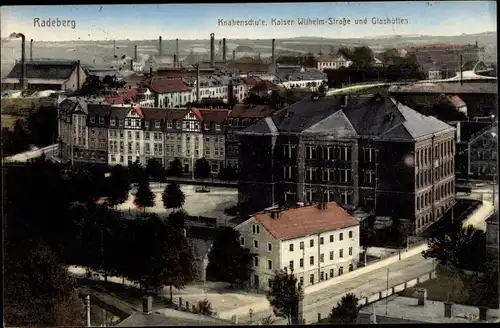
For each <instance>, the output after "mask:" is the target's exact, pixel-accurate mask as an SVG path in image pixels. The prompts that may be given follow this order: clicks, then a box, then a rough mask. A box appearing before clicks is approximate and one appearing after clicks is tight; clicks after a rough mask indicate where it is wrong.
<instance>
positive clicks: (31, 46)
mask: <svg viewBox="0 0 500 328" xmlns="http://www.w3.org/2000/svg"><path fill="white" fill-rule="evenodd" d="M30 61H33V39H31V41H30Z"/></svg>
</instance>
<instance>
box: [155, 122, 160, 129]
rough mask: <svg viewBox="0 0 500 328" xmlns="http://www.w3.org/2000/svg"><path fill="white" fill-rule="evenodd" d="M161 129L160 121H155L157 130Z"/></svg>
mask: <svg viewBox="0 0 500 328" xmlns="http://www.w3.org/2000/svg"><path fill="white" fill-rule="evenodd" d="M159 128H160V121H155V129H159Z"/></svg>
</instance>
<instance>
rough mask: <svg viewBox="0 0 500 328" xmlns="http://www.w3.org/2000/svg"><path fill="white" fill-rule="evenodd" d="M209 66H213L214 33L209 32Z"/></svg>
mask: <svg viewBox="0 0 500 328" xmlns="http://www.w3.org/2000/svg"><path fill="white" fill-rule="evenodd" d="M210 67H215V34H213V33H210Z"/></svg>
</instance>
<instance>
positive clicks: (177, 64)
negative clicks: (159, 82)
mask: <svg viewBox="0 0 500 328" xmlns="http://www.w3.org/2000/svg"><path fill="white" fill-rule="evenodd" d="M174 67H179V39H175V56H174Z"/></svg>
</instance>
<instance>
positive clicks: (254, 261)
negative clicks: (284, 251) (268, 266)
mask: <svg viewBox="0 0 500 328" xmlns="http://www.w3.org/2000/svg"><path fill="white" fill-rule="evenodd" d="M253 265H254V266H256V267H259V257H258V256H255V257H254V258H253Z"/></svg>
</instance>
